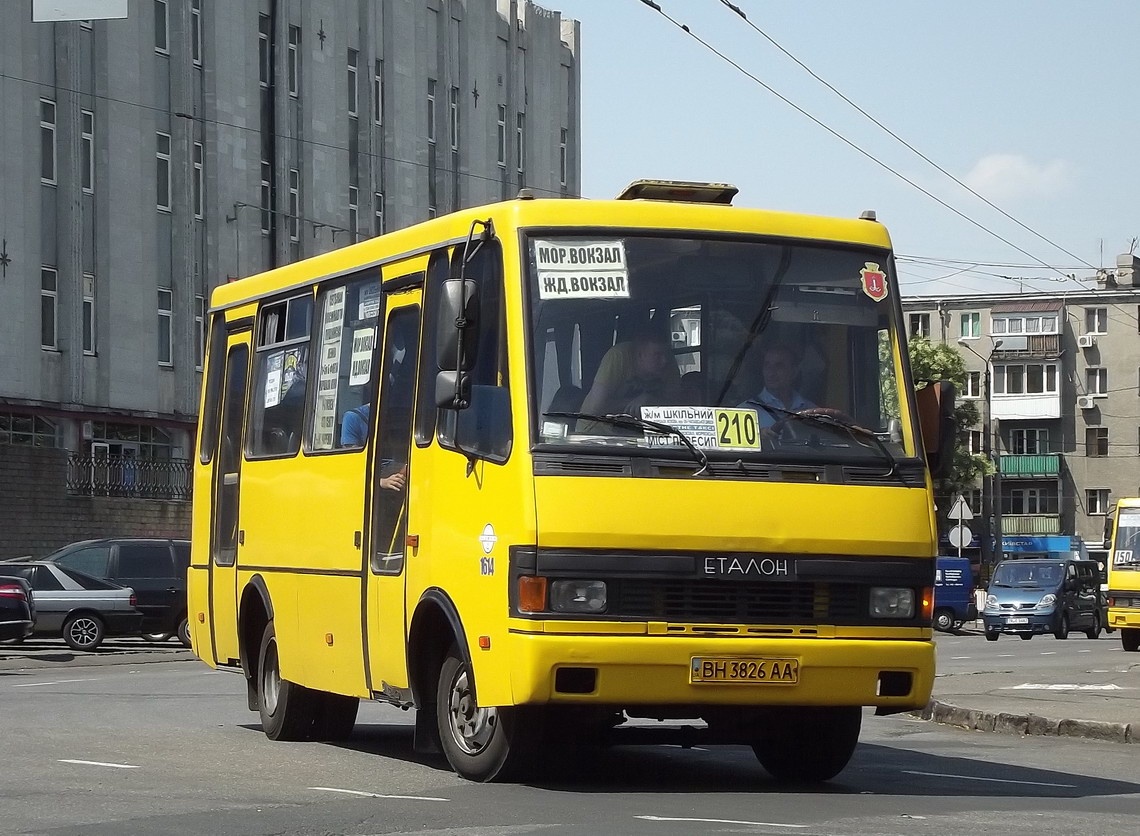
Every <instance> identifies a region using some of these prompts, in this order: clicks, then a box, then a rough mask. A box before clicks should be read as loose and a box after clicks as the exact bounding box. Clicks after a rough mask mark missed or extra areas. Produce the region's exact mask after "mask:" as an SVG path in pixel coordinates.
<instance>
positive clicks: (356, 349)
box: [348, 328, 376, 386]
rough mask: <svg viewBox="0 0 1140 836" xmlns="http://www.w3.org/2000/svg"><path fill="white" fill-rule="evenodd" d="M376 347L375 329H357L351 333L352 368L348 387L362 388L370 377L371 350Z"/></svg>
mask: <svg viewBox="0 0 1140 836" xmlns="http://www.w3.org/2000/svg"><path fill="white" fill-rule="evenodd" d="M375 346H376V329H375V328H357V329H356V330H355V331H353V332H352V366H351V367H350V369H349V373H348V385H349V386H362V385H363V384H365V383H367V382H368V378H369V377H371V376H372V349H373V348H375Z"/></svg>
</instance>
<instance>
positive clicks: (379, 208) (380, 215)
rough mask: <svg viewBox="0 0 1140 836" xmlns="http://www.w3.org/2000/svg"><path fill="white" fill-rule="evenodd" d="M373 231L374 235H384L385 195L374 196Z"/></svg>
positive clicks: (375, 194)
mask: <svg viewBox="0 0 1140 836" xmlns="http://www.w3.org/2000/svg"><path fill="white" fill-rule="evenodd" d="M372 229H373V234H374V235H383V234H384V193H383V192H375V193H374V194H373V195H372Z"/></svg>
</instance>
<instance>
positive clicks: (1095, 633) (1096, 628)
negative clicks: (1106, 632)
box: [1085, 612, 1101, 639]
mask: <svg viewBox="0 0 1140 836" xmlns="http://www.w3.org/2000/svg"><path fill="white" fill-rule="evenodd" d="M1100 629H1101V628H1100V613H1098V612H1094V613H1093V626H1092V627H1091V628H1090V629H1088V630H1085V635H1086V636H1088V637H1089V638H1090V639H1096V638H1099V637H1100Z"/></svg>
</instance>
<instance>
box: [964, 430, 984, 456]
mask: <svg viewBox="0 0 1140 836" xmlns="http://www.w3.org/2000/svg"><path fill="white" fill-rule="evenodd" d="M966 446H967V448H968V449H969V451H970V452H971V453H972V454H974V455H975V456H976V455H978V454H980V453H982V452H983V451H984V450H985V436H984V434H983V432H982V431H981V430H970V433H969V436H968V437H967V439H966Z"/></svg>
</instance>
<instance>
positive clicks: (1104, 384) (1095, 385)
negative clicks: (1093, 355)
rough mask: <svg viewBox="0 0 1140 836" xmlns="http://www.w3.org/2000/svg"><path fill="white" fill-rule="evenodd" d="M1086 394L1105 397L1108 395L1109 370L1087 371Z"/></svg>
mask: <svg viewBox="0 0 1140 836" xmlns="http://www.w3.org/2000/svg"><path fill="white" fill-rule="evenodd" d="M1085 393H1086V394H1089V395H1097V396H1099V397H1105V396H1107V395H1108V369H1106V368H1103V367H1100V368H1088V369H1085Z"/></svg>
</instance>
